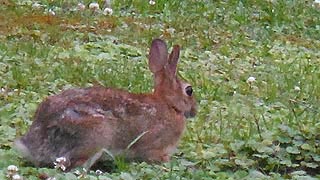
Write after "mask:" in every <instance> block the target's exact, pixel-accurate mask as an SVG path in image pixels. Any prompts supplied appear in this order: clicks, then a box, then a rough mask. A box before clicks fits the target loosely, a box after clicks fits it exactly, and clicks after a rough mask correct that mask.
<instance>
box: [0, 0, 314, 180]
mask: <svg viewBox="0 0 320 180" xmlns="http://www.w3.org/2000/svg"><path fill="white" fill-rule="evenodd" d="M0 2H1V4H2V5H1V6H0V12H1V13H0V77H1V81H0V88H1V91H0V121H1V125H0V159H1V161H0V169H2V170H1V171H0V179H5V178H6V177H5V176H6V174H7V167H8V166H9V165H11V164H14V165H16V166H18V167H19V172H18V173H19V174H20V175H21V176H23V177H24V178H25V179H37V178H38V177H56V179H76V178H77V177H80V176H81V177H82V179H316V178H319V177H320V174H319V172H320V166H319V164H320V145H319V144H320V134H319V132H320V123H319V119H320V113H319V108H318V107H320V101H319V99H320V89H319V88H318V86H319V85H320V68H319V67H320V63H319V59H320V53H319V48H320V41H319V37H320V16H319V11H320V9H319V8H317V7H319V6H316V5H314V4H313V1H310V0H309V1H300V0H292V1H284V0H273V1H271V0H270V1H267V0H264V1H254V0H247V1H244V0H243V1H236V0H229V1H206V0H200V1H194V0H190V1H164V0H158V1H156V4H155V5H154V6H151V5H149V4H148V1H145V0H143V1H142V0H137V1H129V0H122V1H113V6H112V7H113V12H114V14H112V15H111V16H105V15H103V14H101V13H98V12H96V13H94V12H92V11H90V10H85V11H82V12H80V11H73V9H74V7H76V5H77V1H74V0H73V1H45V0H42V1H39V3H40V4H42V5H44V6H43V7H41V8H40V9H35V8H32V2H31V1H19V0H12V1H9V0H7V1H6V0H3V1H0ZM98 2H99V3H100V5H101V6H102V4H103V2H102V1H98ZM84 3H85V4H86V5H88V4H89V3H90V2H89V1H84ZM49 9H53V10H54V11H55V12H56V15H55V16H50V15H48V14H47V12H48V10H49ZM157 37H161V38H163V39H165V40H166V41H167V42H168V44H169V46H170V47H171V45H173V44H180V45H181V46H182V53H181V63H180V64H179V68H180V69H179V70H180V72H179V74H180V75H181V76H182V77H183V78H185V79H187V80H188V81H189V82H190V83H191V84H192V85H193V86H194V89H195V93H196V95H197V99H198V103H199V112H198V115H197V117H196V118H194V119H191V120H189V121H188V122H187V129H186V131H185V133H184V136H183V138H182V140H181V143H180V146H179V152H178V153H176V154H175V156H174V157H173V159H172V161H171V162H170V163H166V164H161V165H151V164H146V163H125V162H123V161H122V160H121V159H119V160H115V166H112V167H111V171H109V172H105V171H103V170H102V171H103V172H104V173H103V174H101V175H97V174H96V173H95V172H93V171H90V172H83V171H81V172H80V174H76V173H74V172H69V173H64V172H61V171H59V170H55V169H46V168H35V167H32V166H31V165H30V164H28V163H27V162H26V161H25V160H23V159H22V158H21V157H20V155H18V154H17V153H16V152H15V151H14V150H12V149H11V146H12V142H13V141H14V139H15V138H16V137H19V136H21V135H22V134H24V133H25V132H26V131H27V129H28V127H29V126H30V125H31V123H32V116H33V114H34V112H35V110H36V108H37V105H38V104H39V103H40V102H41V101H42V100H43V99H44V98H45V97H47V96H48V95H51V94H56V93H59V92H60V91H61V90H63V89H67V88H71V87H87V86H91V85H93V84H103V85H105V86H112V87H118V88H122V89H127V90H129V91H131V92H147V91H150V90H151V88H152V81H151V73H150V72H149V70H148V69H147V64H146V62H147V58H146V55H147V52H148V47H149V46H150V42H151V40H152V39H153V38H157ZM249 77H255V79H256V80H255V81H254V82H252V83H248V82H247V79H248V78H249Z"/></svg>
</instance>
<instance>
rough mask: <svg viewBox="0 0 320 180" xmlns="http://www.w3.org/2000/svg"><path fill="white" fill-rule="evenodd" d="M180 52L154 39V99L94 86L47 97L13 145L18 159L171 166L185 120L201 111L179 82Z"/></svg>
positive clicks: (187, 86)
mask: <svg viewBox="0 0 320 180" xmlns="http://www.w3.org/2000/svg"><path fill="white" fill-rule="evenodd" d="M179 54H180V47H179V46H178V45H175V46H174V47H173V49H172V52H171V54H170V55H169V54H168V49H167V45H166V43H165V42H164V41H163V40H161V39H154V40H153V41H152V44H151V48H150V51H149V61H148V64H149V69H150V71H151V72H152V73H153V78H154V89H153V92H152V93H146V94H133V93H129V92H127V91H124V90H120V89H115V88H107V87H103V86H93V87H89V88H78V89H69V90H65V91H63V92H62V93H60V94H58V95H52V96H49V97H47V98H46V99H45V100H44V101H43V102H42V103H41V104H40V105H39V107H38V109H37V110H36V113H35V116H34V121H33V123H32V125H31V126H30V129H29V130H28V132H27V133H26V134H25V135H24V136H22V137H21V138H20V139H18V140H16V141H15V147H16V149H17V150H18V151H20V153H21V154H22V155H23V156H24V158H26V159H27V160H29V161H30V162H32V163H33V164H34V165H35V166H37V167H52V166H53V162H54V161H55V160H56V159H57V158H59V157H64V158H65V162H64V166H65V167H66V169H67V170H71V169H73V168H75V167H78V166H87V168H90V167H91V166H92V165H93V164H94V162H95V161H94V162H91V163H89V164H88V162H90V161H91V160H92V158H94V160H95V159H98V158H99V157H100V155H101V151H102V150H107V151H108V152H109V153H110V154H112V155H124V156H125V159H127V160H129V161H131V160H132V161H135V160H139V161H145V162H148V163H162V162H168V161H170V156H171V155H172V153H173V152H174V151H175V150H176V146H177V144H178V141H179V139H180V137H181V135H182V133H183V131H184V129H185V121H186V118H189V117H194V116H195V115H196V111H197V103H196V99H195V97H194V95H193V90H192V86H191V85H190V84H188V83H186V82H183V81H182V80H180V79H179V78H178V77H177V63H178V59H179Z"/></svg>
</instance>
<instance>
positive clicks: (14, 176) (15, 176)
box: [12, 174, 22, 180]
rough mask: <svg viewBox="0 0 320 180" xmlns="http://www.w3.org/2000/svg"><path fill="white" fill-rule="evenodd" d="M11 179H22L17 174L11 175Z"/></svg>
mask: <svg viewBox="0 0 320 180" xmlns="http://www.w3.org/2000/svg"><path fill="white" fill-rule="evenodd" d="M12 180H22V177H21V176H20V175H19V174H15V175H13V176H12Z"/></svg>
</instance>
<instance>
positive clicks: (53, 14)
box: [48, 9, 56, 16]
mask: <svg viewBox="0 0 320 180" xmlns="http://www.w3.org/2000/svg"><path fill="white" fill-rule="evenodd" d="M48 13H49V15H50V16H55V15H56V13H55V12H54V11H53V10H52V9H49V12H48Z"/></svg>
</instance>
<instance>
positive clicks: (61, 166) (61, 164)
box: [53, 157, 67, 171]
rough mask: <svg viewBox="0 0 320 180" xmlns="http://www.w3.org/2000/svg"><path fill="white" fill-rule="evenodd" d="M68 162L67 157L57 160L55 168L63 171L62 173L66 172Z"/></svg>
mask: <svg viewBox="0 0 320 180" xmlns="http://www.w3.org/2000/svg"><path fill="white" fill-rule="evenodd" d="M66 162H67V159H66V158H65V157H59V158H56V161H55V162H54V163H53V164H54V168H55V169H61V170H62V171H65V170H66V169H67V168H66V166H65V163H66Z"/></svg>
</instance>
